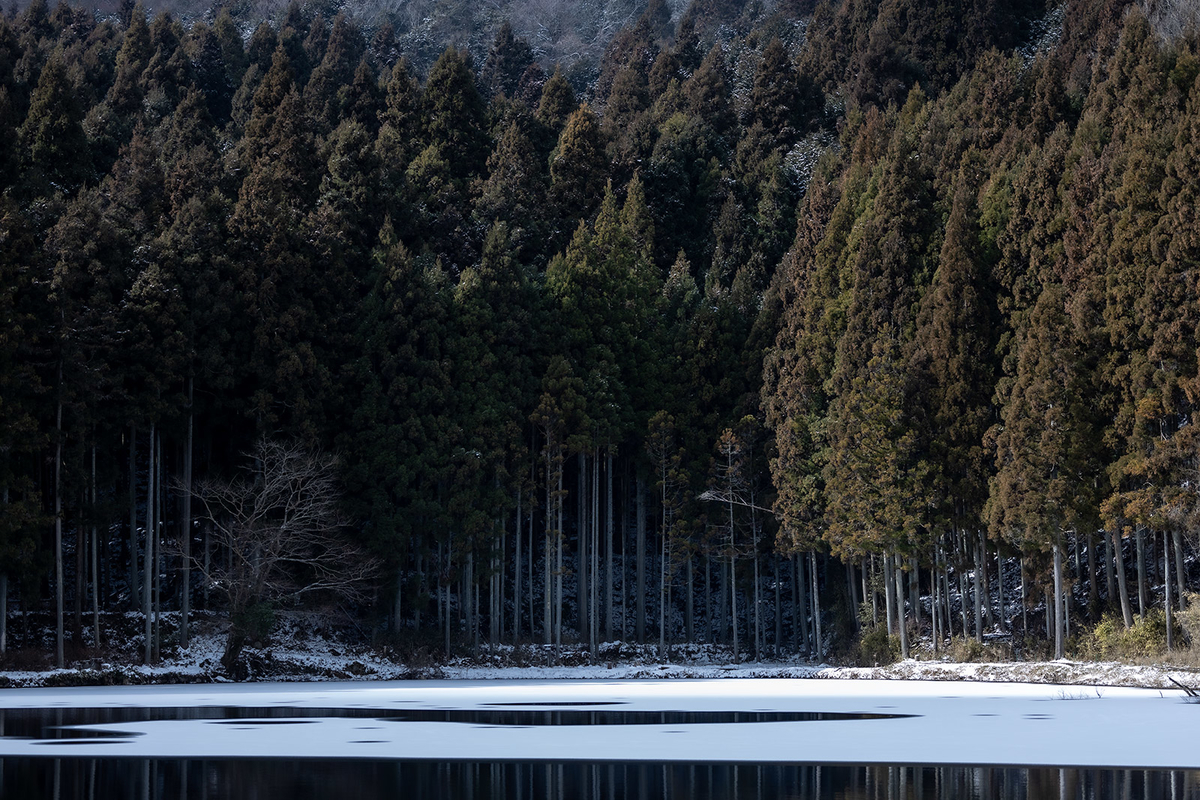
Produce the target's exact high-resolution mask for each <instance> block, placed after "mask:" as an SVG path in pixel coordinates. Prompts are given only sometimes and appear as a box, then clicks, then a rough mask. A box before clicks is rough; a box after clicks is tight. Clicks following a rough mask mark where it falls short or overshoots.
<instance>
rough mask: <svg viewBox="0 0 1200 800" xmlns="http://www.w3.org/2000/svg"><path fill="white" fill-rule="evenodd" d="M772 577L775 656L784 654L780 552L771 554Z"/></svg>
mask: <svg viewBox="0 0 1200 800" xmlns="http://www.w3.org/2000/svg"><path fill="white" fill-rule="evenodd" d="M771 569H772V577H774V579H775V658H779V657H781V656H782V655H783V586H782V585H781V581H780V580H779V554H778V553H773V554H772V556H771Z"/></svg>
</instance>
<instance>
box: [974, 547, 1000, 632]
mask: <svg viewBox="0 0 1200 800" xmlns="http://www.w3.org/2000/svg"><path fill="white" fill-rule="evenodd" d="M977 563H978V564H979V570H980V572H982V573H983V575H982V582H981V584H980V588H981V589H982V594H983V597H982V603H983V618H984V623H985V624H986V625H987V627H989V628H991V627H994V626H995V624H996V619H995V616H994V615H993V613H992V578H991V570H989V569H988V567H989V566H990V565H991V563H992V560H991V559H990V558H988V552H987V534H986V533H984V532H983V531H980V532H979V558H978V561H977Z"/></svg>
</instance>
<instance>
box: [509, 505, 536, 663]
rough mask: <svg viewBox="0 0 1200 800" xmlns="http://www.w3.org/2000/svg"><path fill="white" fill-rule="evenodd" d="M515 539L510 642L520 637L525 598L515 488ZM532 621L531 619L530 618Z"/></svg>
mask: <svg viewBox="0 0 1200 800" xmlns="http://www.w3.org/2000/svg"><path fill="white" fill-rule="evenodd" d="M516 494H517V519H516V526H517V539H516V548H515V549H516V553H514V554H513V623H512V642H513V644H514V645H515V644H517V642H519V641H520V639H521V604H522V603H523V602H524V600H525V598H523V597H522V596H521V544H522V542H521V538H522V537H521V490H520V489H517V492H516ZM531 621H532V620H531Z"/></svg>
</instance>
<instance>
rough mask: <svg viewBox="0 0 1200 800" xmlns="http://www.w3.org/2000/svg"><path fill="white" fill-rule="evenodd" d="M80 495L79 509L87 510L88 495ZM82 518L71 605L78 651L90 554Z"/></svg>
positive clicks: (78, 527) (77, 527)
mask: <svg viewBox="0 0 1200 800" xmlns="http://www.w3.org/2000/svg"><path fill="white" fill-rule="evenodd" d="M80 495H81V496H80V498H79V501H80V502H79V508H80V509H84V508H87V494H86V493H85V492H81V493H80ZM82 517H83V515H82V514H79V515H78V516H77V517H76V521H75V593H74V594H75V596H74V598H73V602H72V603H71V611H72V614H71V644H72V645H74V646H75V649H76V650H79V649H80V648H81V647H83V595H84V592H85V591H86V587H87V561H86V559H85V558H84V556H85V555H86V554H87V552H88V539H87V528H86V527H85V526H84V525H83V519H82Z"/></svg>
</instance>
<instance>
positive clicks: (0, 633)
mask: <svg viewBox="0 0 1200 800" xmlns="http://www.w3.org/2000/svg"><path fill="white" fill-rule="evenodd" d="M7 652H8V573H7V572H0V655H4V654H5V653H7Z"/></svg>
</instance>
